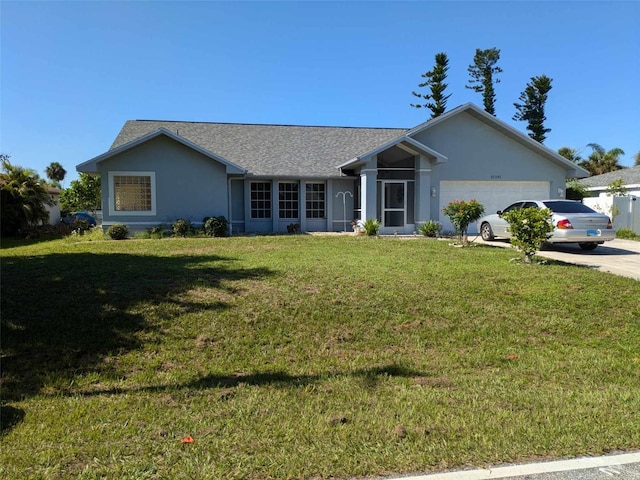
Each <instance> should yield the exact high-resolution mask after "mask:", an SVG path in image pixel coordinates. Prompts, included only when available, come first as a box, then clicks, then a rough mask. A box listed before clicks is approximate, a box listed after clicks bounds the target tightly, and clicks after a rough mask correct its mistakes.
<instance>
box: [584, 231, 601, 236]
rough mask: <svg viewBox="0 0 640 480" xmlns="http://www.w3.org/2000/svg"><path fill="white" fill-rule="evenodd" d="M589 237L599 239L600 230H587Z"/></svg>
mask: <svg viewBox="0 0 640 480" xmlns="http://www.w3.org/2000/svg"><path fill="white" fill-rule="evenodd" d="M587 236H589V237H599V236H600V230H587Z"/></svg>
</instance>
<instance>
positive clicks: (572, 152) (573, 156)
mask: <svg viewBox="0 0 640 480" xmlns="http://www.w3.org/2000/svg"><path fill="white" fill-rule="evenodd" d="M558 155H560V156H562V157H564V158H566V159H567V160H569V161H570V162H573V163H578V162H580V161H582V157H581V156H580V152H579V151H578V150H577V149H575V148H569V147H560V148H559V149H558Z"/></svg>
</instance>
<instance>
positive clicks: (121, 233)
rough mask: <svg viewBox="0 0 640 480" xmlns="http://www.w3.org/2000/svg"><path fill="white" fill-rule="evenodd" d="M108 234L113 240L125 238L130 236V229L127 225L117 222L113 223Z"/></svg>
mask: <svg viewBox="0 0 640 480" xmlns="http://www.w3.org/2000/svg"><path fill="white" fill-rule="evenodd" d="M107 235H109V237H110V238H111V239H112V240H124V239H125V238H127V237H128V236H129V229H128V228H127V226H126V225H122V224H121V223H116V224H115V225H111V226H110V227H109V229H108V230H107Z"/></svg>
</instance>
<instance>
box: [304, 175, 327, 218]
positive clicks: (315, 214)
mask: <svg viewBox="0 0 640 480" xmlns="http://www.w3.org/2000/svg"><path fill="white" fill-rule="evenodd" d="M305 190H306V210H307V218H325V198H326V197H325V185H324V183H307V184H306V186H305Z"/></svg>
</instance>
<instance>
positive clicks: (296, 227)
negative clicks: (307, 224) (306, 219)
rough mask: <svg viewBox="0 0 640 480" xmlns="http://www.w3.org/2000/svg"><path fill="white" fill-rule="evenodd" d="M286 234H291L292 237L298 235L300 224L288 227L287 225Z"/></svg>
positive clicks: (291, 224) (292, 224)
mask: <svg viewBox="0 0 640 480" xmlns="http://www.w3.org/2000/svg"><path fill="white" fill-rule="evenodd" d="M287 233H291V234H293V235H296V234H298V233H300V224H299V223H290V224H289V225H287Z"/></svg>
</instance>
